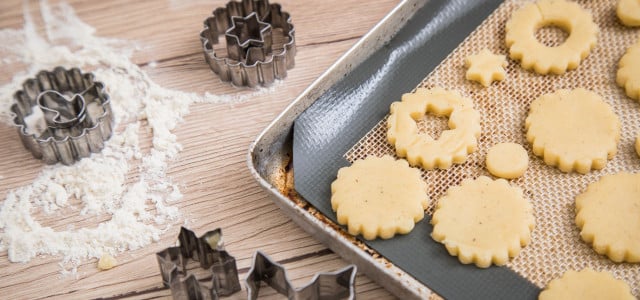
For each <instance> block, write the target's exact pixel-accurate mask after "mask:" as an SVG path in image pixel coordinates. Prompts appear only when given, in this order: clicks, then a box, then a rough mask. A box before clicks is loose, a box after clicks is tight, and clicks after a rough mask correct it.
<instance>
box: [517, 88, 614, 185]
mask: <svg viewBox="0 0 640 300" xmlns="http://www.w3.org/2000/svg"><path fill="white" fill-rule="evenodd" d="M525 128H526V130H527V141H529V143H531V145H532V149H533V153H534V154H535V155H537V156H540V157H542V158H543V159H544V162H545V163H546V164H547V165H550V166H557V167H558V168H559V169H560V170H561V171H563V172H571V171H577V172H578V173H582V174H584V173H587V172H589V171H590V170H591V169H602V168H603V167H604V166H605V164H606V163H607V159H612V158H613V157H614V156H615V155H616V152H617V146H618V141H619V140H620V120H618V116H616V114H615V113H614V112H613V109H612V108H611V106H609V105H608V104H607V103H606V102H604V101H603V100H602V99H601V98H600V96H599V95H598V94H596V93H594V92H591V91H588V90H586V89H583V88H577V89H574V90H557V91H556V92H554V93H549V94H544V95H542V96H540V97H538V98H537V99H536V100H534V101H533V102H532V103H531V107H530V109H529V115H528V116H527V119H526V120H525Z"/></svg>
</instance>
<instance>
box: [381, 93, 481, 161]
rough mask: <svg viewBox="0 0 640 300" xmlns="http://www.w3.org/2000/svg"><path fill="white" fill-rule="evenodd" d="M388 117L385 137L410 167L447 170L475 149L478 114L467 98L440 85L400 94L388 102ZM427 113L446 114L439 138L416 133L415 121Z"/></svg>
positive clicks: (478, 122)
mask: <svg viewBox="0 0 640 300" xmlns="http://www.w3.org/2000/svg"><path fill="white" fill-rule="evenodd" d="M390 110H391V114H390V115H389V118H388V119H387V129H388V130H387V140H388V141H389V143H390V144H391V145H393V146H395V149H396V154H397V155H398V156H399V157H406V158H407V160H408V161H409V163H410V164H411V165H412V166H422V167H423V168H425V169H427V170H431V169H433V168H441V169H447V168H449V167H451V165H452V164H454V163H456V164H461V163H463V162H465V161H466V160H467V154H469V153H471V152H473V151H475V150H476V147H477V144H478V137H479V136H480V113H479V112H478V111H477V110H475V109H474V108H473V102H472V101H471V99H469V98H465V97H462V95H460V93H458V92H455V91H447V90H444V89H441V88H434V89H425V88H418V89H416V91H415V92H414V93H409V94H404V95H402V101H401V102H393V103H392V104H391V109H390ZM427 113H433V114H435V115H436V116H448V117H449V123H448V125H449V129H448V130H445V131H443V132H442V134H441V135H440V137H439V138H438V139H434V138H433V137H431V136H429V135H428V134H426V133H419V132H418V124H417V123H416V121H417V120H420V119H421V118H422V117H424V116H425V114H427Z"/></svg>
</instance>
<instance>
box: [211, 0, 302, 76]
mask: <svg viewBox="0 0 640 300" xmlns="http://www.w3.org/2000/svg"><path fill="white" fill-rule="evenodd" d="M274 29H277V30H281V31H282V34H283V39H282V41H280V39H274V38H273V30H274ZM222 32H224V35H225V40H226V48H227V55H226V57H223V56H222V55H221V54H219V53H216V51H215V50H214V49H213V45H214V44H217V43H218V37H219V35H220V34H221V33H222ZM200 40H201V42H202V48H203V50H204V57H205V60H206V61H207V63H208V64H209V66H210V67H211V70H213V72H214V73H216V74H218V75H219V76H220V78H221V79H222V81H231V82H232V83H233V84H234V85H236V86H249V87H255V86H257V85H258V84H260V85H263V86H267V85H270V84H271V83H273V82H274V81H275V80H276V79H283V78H285V77H286V76H287V70H288V69H291V68H293V66H294V64H295V63H294V57H295V55H296V45H295V29H294V27H293V24H292V23H291V16H290V15H289V13H287V12H284V11H282V8H281V6H280V5H279V4H269V1H268V0H242V2H235V1H231V2H229V3H227V5H226V7H220V8H217V9H216V10H214V11H213V14H212V15H211V16H209V17H208V18H207V19H206V20H205V21H204V29H203V30H202V31H201V32H200Z"/></svg>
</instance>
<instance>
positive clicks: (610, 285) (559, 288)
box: [538, 269, 635, 300]
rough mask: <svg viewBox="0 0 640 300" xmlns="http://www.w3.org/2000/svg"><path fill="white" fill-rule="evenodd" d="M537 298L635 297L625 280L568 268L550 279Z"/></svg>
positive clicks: (547, 299) (620, 298)
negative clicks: (560, 275)
mask: <svg viewBox="0 0 640 300" xmlns="http://www.w3.org/2000/svg"><path fill="white" fill-rule="evenodd" d="M538 299H539V300H556V299H557V300H565V299H583V300H589V299H592V300H596V299H617V300H627V299H629V300H633V299H635V297H633V295H632V294H631V289H630V288H629V285H628V284H627V283H626V282H624V281H622V280H618V279H615V278H614V277H613V276H612V275H611V274H610V273H608V272H596V271H594V270H591V269H584V270H582V271H580V272H576V271H573V270H569V271H567V272H565V273H564V274H563V275H562V277H560V278H556V279H554V280H551V281H550V282H549V284H548V285H547V287H546V288H545V289H544V290H543V291H542V292H541V293H540V295H539V296H538Z"/></svg>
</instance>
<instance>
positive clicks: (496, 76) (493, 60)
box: [465, 49, 507, 87]
mask: <svg viewBox="0 0 640 300" xmlns="http://www.w3.org/2000/svg"><path fill="white" fill-rule="evenodd" d="M506 66H507V58H506V57H505V56H504V55H498V54H493V53H491V51H489V50H488V49H484V50H482V51H480V53H478V54H474V55H469V56H467V58H466V59H465V67H467V68H468V69H467V74H466V78H467V80H473V81H477V82H479V83H480V84H482V85H483V86H484V87H488V86H489V85H491V83H492V82H494V81H501V80H503V79H504V78H505V76H506V75H507V72H505V70H504V68H505V67H506Z"/></svg>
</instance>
